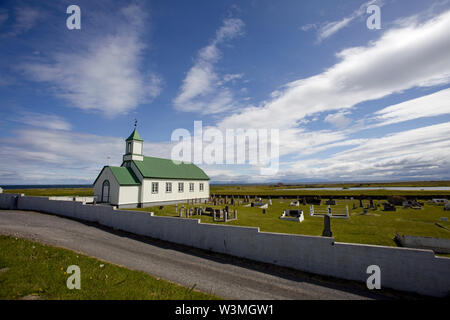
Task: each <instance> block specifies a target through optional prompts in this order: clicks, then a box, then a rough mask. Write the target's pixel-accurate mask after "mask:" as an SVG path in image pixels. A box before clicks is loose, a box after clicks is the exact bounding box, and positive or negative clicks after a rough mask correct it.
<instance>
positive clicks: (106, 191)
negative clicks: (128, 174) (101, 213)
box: [102, 180, 109, 203]
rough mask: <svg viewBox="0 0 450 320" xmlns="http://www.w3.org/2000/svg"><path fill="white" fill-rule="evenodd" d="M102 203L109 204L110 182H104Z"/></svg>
mask: <svg viewBox="0 0 450 320" xmlns="http://www.w3.org/2000/svg"><path fill="white" fill-rule="evenodd" d="M102 202H106V203H108V202H109V181H108V180H105V181H104V182H103V188H102Z"/></svg>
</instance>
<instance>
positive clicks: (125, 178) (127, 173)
mask: <svg viewBox="0 0 450 320" xmlns="http://www.w3.org/2000/svg"><path fill="white" fill-rule="evenodd" d="M109 168H110V169H111V172H112V174H113V175H114V177H115V178H116V180H117V182H118V183H119V184H120V185H121V186H136V185H140V184H141V183H140V182H139V179H138V178H137V177H136V176H135V174H134V173H133V170H131V168H127V167H109Z"/></svg>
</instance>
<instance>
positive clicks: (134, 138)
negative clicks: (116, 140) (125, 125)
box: [125, 128, 144, 141]
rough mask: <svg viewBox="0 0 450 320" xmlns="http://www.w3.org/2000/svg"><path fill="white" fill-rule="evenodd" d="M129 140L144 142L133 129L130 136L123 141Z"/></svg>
mask: <svg viewBox="0 0 450 320" xmlns="http://www.w3.org/2000/svg"><path fill="white" fill-rule="evenodd" d="M130 140H137V141H144V140H142V138H141V136H140V135H139V133H138V132H137V130H136V128H134V130H133V132H132V133H131V134H130V136H129V137H128V139H127V140H125V141H130Z"/></svg>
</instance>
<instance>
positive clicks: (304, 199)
mask: <svg viewBox="0 0 450 320" xmlns="http://www.w3.org/2000/svg"><path fill="white" fill-rule="evenodd" d="M303 205H304V206H306V197H303Z"/></svg>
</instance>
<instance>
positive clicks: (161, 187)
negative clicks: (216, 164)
mask: <svg viewBox="0 0 450 320" xmlns="http://www.w3.org/2000/svg"><path fill="white" fill-rule="evenodd" d="M143 143H144V140H142V139H141V137H140V136H139V133H138V132H137V130H136V128H135V129H134V131H133V132H132V133H131V135H130V136H129V137H128V139H126V149H125V154H124V156H123V162H122V165H121V166H120V167H112V166H105V167H103V169H102V170H101V171H100V173H99V175H98V177H97V179H95V182H94V197H95V199H96V201H97V203H108V204H111V205H114V206H117V207H118V208H137V207H149V206H157V205H165V204H174V203H183V202H187V201H188V200H199V201H203V200H206V199H208V198H209V177H208V176H207V175H206V174H205V172H203V170H202V169H200V168H199V167H197V166H196V165H195V164H193V163H186V162H181V163H175V162H174V161H172V160H170V159H162V158H154V157H146V156H144V155H143V154H142V149H143Z"/></svg>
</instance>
